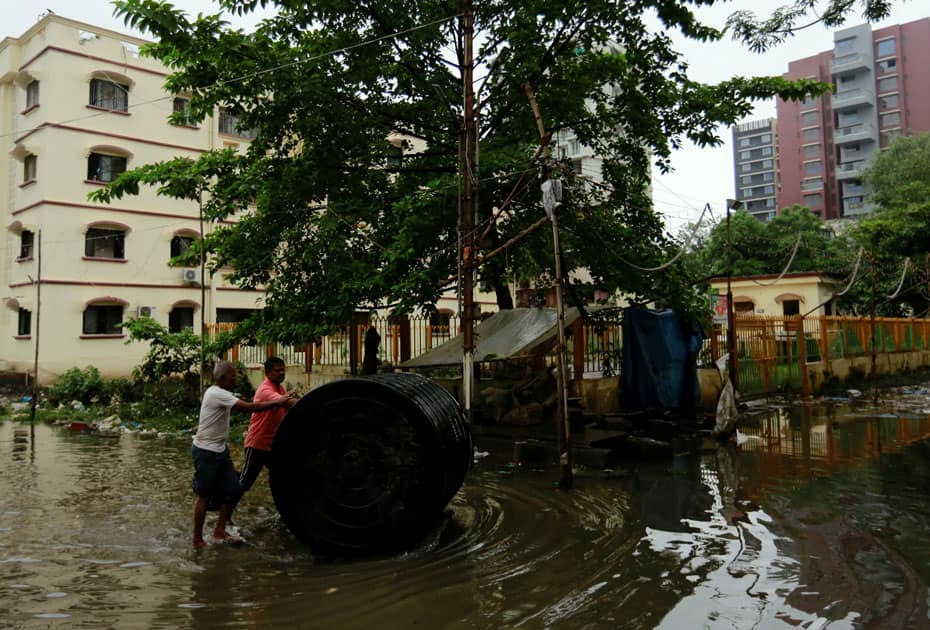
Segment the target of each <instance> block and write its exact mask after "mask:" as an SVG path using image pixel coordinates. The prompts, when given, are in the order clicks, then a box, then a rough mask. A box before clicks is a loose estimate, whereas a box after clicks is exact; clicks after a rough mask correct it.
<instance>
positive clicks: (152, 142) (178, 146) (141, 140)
mask: <svg viewBox="0 0 930 630" xmlns="http://www.w3.org/2000/svg"><path fill="white" fill-rule="evenodd" d="M102 111H105V112H109V111H113V110H109V109H105V110H102ZM114 113H120V112H114ZM47 127H52V128H54V129H63V130H65V131H75V132H77V133H86V134H91V135H94V136H106V137H107V138H116V139H117V140H126V141H128V142H138V143H140V144H150V145H152V146H156V147H165V148H168V149H179V150H181V151H191V152H193V153H206V152H207V150H206V149H198V148H197V147H186V146H184V145H182V144H171V143H170V142H159V141H158V140H146V139H145V138H138V137H134V136H124V135H122V134H118V133H110V132H109V131H97V130H94V129H83V128H81V127H72V126H71V125H62V124H60V123H50V122H44V123H42V124H41V125H39V126H38V127H33V128H32V129H30V130H29V131H27V132H26V133H24V134H23V135H22V136H20V137H19V138H17V139H16V140H14V141H13V143H14V144H19V143H20V142H22V141H23V140H25V139H26V138H28V137H29V136H31V135H32V134H34V133H36V132H39V131H42V130H43V129H45V128H47Z"/></svg>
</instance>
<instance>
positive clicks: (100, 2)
mask: <svg viewBox="0 0 930 630" xmlns="http://www.w3.org/2000/svg"><path fill="white" fill-rule="evenodd" d="M787 1H788V0H731V1H726V2H721V3H719V4H716V5H714V6H713V7H711V8H709V9H702V10H701V12H700V15H701V17H702V19H703V20H704V21H705V22H706V23H707V24H710V25H712V26H718V27H722V26H723V23H724V21H725V20H726V17H727V16H728V15H729V14H730V13H732V12H733V11H735V10H739V9H749V10H752V11H755V12H756V13H757V14H765V13H768V12H770V11H771V10H772V9H773V8H775V7H778V6H781V5H783V4H784V3H786V2H787ZM4 4H5V5H6V6H5V7H4V10H3V14H4V15H3V26H2V30H0V39H2V37H5V36H18V35H20V34H22V33H23V32H24V31H25V30H26V29H28V28H29V27H30V26H31V25H32V24H34V23H35V22H36V21H37V20H38V19H39V17H40V15H41V14H42V13H43V12H44V11H46V10H51V11H54V12H55V13H57V14H59V15H62V16H65V17H69V18H72V19H75V20H81V21H84V22H89V23H91V24H95V25H98V26H103V27H107V28H111V29H113V30H117V31H120V32H132V31H131V30H130V29H128V28H127V27H125V26H124V25H123V23H122V21H120V20H117V19H116V18H114V17H113V15H112V7H111V5H110V3H109V2H107V1H106V0H39V2H38V3H36V2H30V1H29V0H26V1H25V2H15V1H14V0H4ZM174 4H175V6H177V7H180V8H182V9H184V10H185V11H187V12H189V13H197V12H198V11H202V12H206V13H212V12H214V11H215V10H216V5H215V4H214V3H213V2H212V0H176V1H175V2H174ZM928 16H930V6H928V4H927V3H926V0H910V1H908V0H897V1H896V2H895V3H894V7H893V9H892V14H891V18H889V19H888V20H886V21H885V22H882V23H880V24H878V25H876V26H887V25H889V24H898V23H902V22H910V21H912V20H916V19H919V18H923V17H928ZM231 21H232V22H233V23H234V24H236V25H237V26H245V27H248V26H250V25H251V24H252V23H254V21H255V20H254V18H253V19H252V20H251V21H250V22H241V21H236V20H231ZM861 22H862V20H860V19H856V18H853V19H850V20H849V21H848V22H847V24H846V25H847V26H853V25H855V24H859V23H861ZM135 34H137V35H140V34H139V33H135ZM674 39H675V41H676V45H677V46H678V49H679V50H680V51H681V52H682V53H684V55H685V57H686V59H687V60H688V63H689V64H690V75H691V78H692V79H695V80H699V81H703V82H706V83H715V82H719V81H722V80H725V79H728V78H730V77H732V76H740V75H741V76H754V75H780V74H782V73H784V72H785V71H787V69H788V61H790V60H792V59H799V58H801V57H807V56H810V55H814V54H816V53H818V52H820V51H823V50H827V49H829V48H831V47H832V45H833V36H832V33H831V32H830V31H828V30H826V29H824V28H822V27H820V26H815V27H812V28H809V29H806V30H804V31H801V32H800V33H799V34H797V35H796V36H794V37H792V38H791V39H789V40H788V41H787V42H785V43H784V44H782V45H781V46H778V47H776V48H774V49H772V50H770V51H769V52H767V53H765V54H762V55H757V54H753V53H751V52H749V51H748V50H746V49H745V48H743V47H742V46H740V45H739V44H737V43H735V42H732V41H731V40H729V39H727V40H725V41H723V42H718V43H715V44H705V43H701V42H693V41H687V40H685V39H684V38H682V37H675V38H674ZM774 115H775V103H774V101H769V102H762V103H759V104H758V105H757V106H756V111H755V113H754V115H753V116H751V118H762V117H767V116H774ZM721 136H722V138H723V139H724V141H725V142H724V144H722V145H721V146H719V147H717V148H712V149H699V148H697V147H694V146H686V147H684V148H683V149H681V150H679V151H678V152H676V153H675V154H674V156H673V159H672V166H673V168H674V169H675V170H674V172H672V173H670V174H668V175H660V174H659V173H658V172H656V173H655V174H654V185H653V191H654V195H653V197H654V199H655V205H656V207H657V208H658V209H659V210H660V211H661V212H662V213H663V214H664V215H665V216H666V223H667V226H668V229H669V231H670V232H671V233H673V234H675V233H677V232H678V229H679V228H680V227H681V226H682V225H684V223H686V222H688V221H694V220H696V219H697V217H698V215H699V214H700V212H701V209H702V208H703V207H704V204H706V203H710V204H711V207H712V209H713V210H714V212H715V213H716V216H718V217H719V216H721V214H722V213H723V210H724V204H725V202H724V200H725V199H726V198H727V197H732V196H733V194H734V190H733V188H734V187H733V158H732V148H731V144H730V131H729V130H728V129H722V130H721Z"/></svg>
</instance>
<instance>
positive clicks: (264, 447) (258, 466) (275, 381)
mask: <svg viewBox="0 0 930 630" xmlns="http://www.w3.org/2000/svg"><path fill="white" fill-rule="evenodd" d="M283 382H284V360H283V359H281V358H279V357H268V359H267V360H266V361H265V380H264V381H262V384H261V385H259V386H258V389H257V390H256V391H255V397H254V398H253V399H252V400H253V401H254V402H261V401H264V400H275V399H278V398H280V397H281V396H282V395H285V394H287V392H285V391H284V387H283V386H282V385H281V383H283ZM295 404H297V401H296V400H294V399H293V398H288V399H287V402H285V403H284V404H283V405H282V406H280V407H272V408H271V409H268V410H265V411H257V412H255V413H253V414H252V417H251V419H250V420H249V430H248V432H247V433H246V435H245V444H244V446H245V449H244V459H243V462H242V471H241V472H240V473H239V486H240V489H241V493H240V498H241V496H242V494H245V493H246V492H248V491H249V489H250V488H251V487H252V484H254V483H255V480H256V479H258V475H259V473H261V472H262V468H265V467H267V466H268V465H269V461H270V459H271V443H272V442H273V441H274V434H275V433H276V432H277V430H278V426H280V424H281V421H282V420H284V416H285V415H286V414H287V410H288V409H290V408H291V407H293V406H294V405H295ZM233 508H235V506H233Z"/></svg>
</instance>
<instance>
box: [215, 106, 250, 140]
mask: <svg viewBox="0 0 930 630" xmlns="http://www.w3.org/2000/svg"><path fill="white" fill-rule="evenodd" d="M219 126H220V133H222V134H225V135H228V136H239V137H241V138H247V139H252V138H254V137H255V130H254V129H248V128H245V127H243V126H242V123H241V122H240V121H239V117H238V116H236V115H235V114H233V113H231V112H229V111H227V110H225V109H223V108H220V115H219Z"/></svg>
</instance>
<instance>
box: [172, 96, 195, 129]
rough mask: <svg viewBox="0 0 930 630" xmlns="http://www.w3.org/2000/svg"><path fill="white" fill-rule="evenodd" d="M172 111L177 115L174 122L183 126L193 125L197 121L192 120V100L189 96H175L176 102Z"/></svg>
mask: <svg viewBox="0 0 930 630" xmlns="http://www.w3.org/2000/svg"><path fill="white" fill-rule="evenodd" d="M172 111H173V112H174V114H175V116H174V117H173V119H172V124H174V125H179V126H182V127H193V126H195V123H194V122H193V121H191V118H190V113H191V100H190V99H189V98H184V97H183V96H176V97H175V98H174V103H173V104H172Z"/></svg>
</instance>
